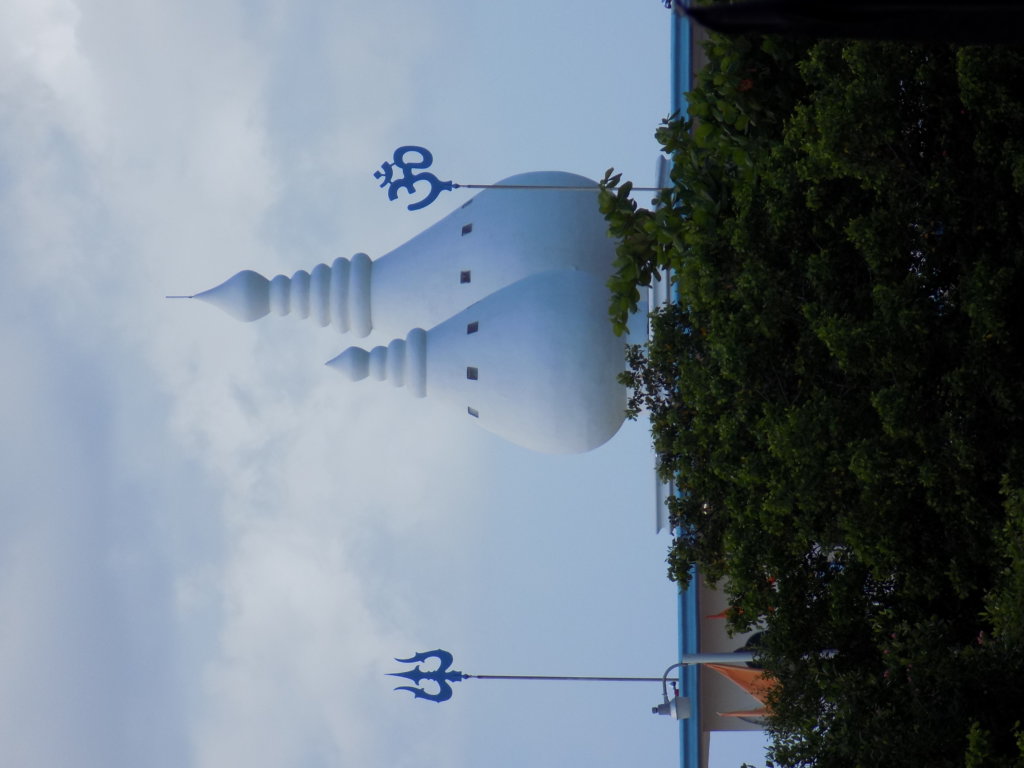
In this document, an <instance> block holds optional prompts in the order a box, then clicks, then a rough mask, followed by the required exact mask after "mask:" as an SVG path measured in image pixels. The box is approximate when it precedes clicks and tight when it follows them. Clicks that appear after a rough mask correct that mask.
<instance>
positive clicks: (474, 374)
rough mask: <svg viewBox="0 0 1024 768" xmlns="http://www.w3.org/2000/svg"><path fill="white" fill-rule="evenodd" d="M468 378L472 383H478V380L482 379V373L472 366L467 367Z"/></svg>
mask: <svg viewBox="0 0 1024 768" xmlns="http://www.w3.org/2000/svg"><path fill="white" fill-rule="evenodd" d="M466 378H467V379H470V380H471V381H476V380H477V379H479V378H480V371H478V370H477V369H476V368H475V367H473V366H472V365H470V366H467V367H466Z"/></svg>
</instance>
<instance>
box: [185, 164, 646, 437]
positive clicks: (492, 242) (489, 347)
mask: <svg viewBox="0 0 1024 768" xmlns="http://www.w3.org/2000/svg"><path fill="white" fill-rule="evenodd" d="M501 184H511V185H523V186H527V185H528V186H530V187H533V188H531V189H528V190H514V189H488V190H485V191H483V192H480V193H479V194H477V195H476V196H475V197H473V198H471V199H470V200H469V201H467V202H466V203H465V204H463V205H462V206H461V207H460V208H458V209H457V210H456V211H454V212H453V213H451V214H449V215H448V216H446V217H445V218H444V219H442V220H441V221H439V222H437V223H436V224H434V225H433V226H431V227H429V228H428V229H426V230H425V231H423V232H422V233H420V234H419V235H417V236H416V237H414V238H412V239H411V240H409V241H408V242H407V243H405V244H404V245H401V246H399V247H398V248H396V249H395V250H393V251H390V252H389V253H386V254H384V255H382V256H380V257H379V258H377V259H371V258H370V257H369V256H368V255H366V254H364V253H358V254H356V255H355V256H353V257H352V258H351V259H345V258H338V259H335V260H334V262H333V263H332V264H331V265H330V266H328V265H326V264H318V265H317V266H315V267H314V268H313V269H312V270H310V271H309V272H306V271H305V270H299V271H297V272H295V273H294V274H292V275H291V276H290V277H289V276H285V275H277V276H276V277H273V278H271V279H268V278H266V277H264V276H263V275H260V274H258V273H256V272H253V271H251V270H245V271H242V272H239V273H238V274H236V275H235V276H233V277H231V278H230V279H228V280H227V281H225V282H224V283H222V284H220V285H218V286H217V287H215V288H212V289H210V290H208V291H204V292H202V293H199V294H196V295H195V296H194V298H196V299H200V300H202V301H205V302H208V303H210V304H213V305H215V306H217V307H219V308H220V309H222V310H224V311H225V312H227V313H228V314H230V315H231V316H233V317H235V318H236V319H238V320H242V321H246V322H251V321H254V320H259V319H260V318H263V317H265V316H267V315H269V314H271V313H273V314H276V315H287V314H297V315H299V316H301V317H309V318H312V319H313V321H314V322H315V323H316V324H317V325H319V326H323V327H327V326H331V327H333V328H334V329H335V330H337V331H338V332H340V333H342V334H350V335H352V336H355V337H365V336H368V335H369V334H370V333H371V332H372V333H374V334H375V335H376V336H377V337H378V338H379V337H381V336H383V337H384V338H387V337H391V338H392V341H391V342H390V343H389V344H387V345H385V346H378V347H375V348H373V349H370V350H366V349H363V348H361V347H357V346H353V347H348V348H346V349H343V350H342V351H341V352H340V354H339V355H338V356H337V357H335V358H334V359H332V360H330V361H329V362H328V365H329V366H330V367H331V368H332V369H335V370H337V371H339V372H340V373H342V374H344V376H345V377H346V378H347V379H349V380H350V381H359V380H361V379H365V378H373V379H376V380H378V381H384V380H387V381H390V383H391V384H392V385H394V386H396V387H403V388H405V389H406V390H407V391H408V392H409V394H410V395H412V396H414V397H428V398H430V399H431V400H432V401H436V402H438V403H440V404H441V405H442V406H443V407H446V408H448V409H449V410H450V411H451V413H452V414H453V417H458V418H471V419H473V420H474V421H476V422H477V423H478V424H479V425H480V426H481V427H483V428H484V429H487V430H488V431H490V432H493V433H495V434H497V435H499V436H500V437H502V438H505V439H507V440H509V441H511V442H513V443H515V444H517V445H520V446H523V447H525V448H528V449H530V450H534V451H540V452H543V453H556V454H557V453H562V454H564V453H582V452H585V451H589V450H593V449H594V448H597V447H598V446H600V445H602V444H603V443H605V442H606V441H607V440H609V439H610V438H611V437H612V436H613V435H614V434H615V433H616V432H617V431H618V429H619V427H620V426H621V424H622V421H623V419H624V414H625V409H626V391H625V388H624V387H623V385H622V384H621V383H619V381H618V374H619V373H620V372H621V371H622V369H623V366H624V359H625V356H624V354H623V345H624V343H625V340H623V339H620V338H618V337H616V336H615V335H614V334H613V333H612V329H611V324H610V322H609V320H608V290H607V288H606V287H605V281H606V280H607V279H608V277H609V275H610V274H611V270H612V262H613V259H614V256H615V243H614V242H613V241H612V240H611V239H610V238H609V237H608V235H607V225H606V223H605V221H604V219H603V218H602V216H601V214H600V212H599V210H598V206H597V204H596V191H597V185H596V183H595V182H593V181H591V180H590V179H586V178H584V177H582V176H576V175H574V174H570V173H562V172H555V171H549V172H536V173H526V174H520V175H518V176H513V177H511V178H509V179H505V180H503V181H502V182H501ZM537 186H540V187H544V186H550V187H585V189H543V188H542V189H536V187H537ZM586 187H591V188H593V191H590V189H586ZM645 314H646V313H644V315H645ZM644 315H641V316H644Z"/></svg>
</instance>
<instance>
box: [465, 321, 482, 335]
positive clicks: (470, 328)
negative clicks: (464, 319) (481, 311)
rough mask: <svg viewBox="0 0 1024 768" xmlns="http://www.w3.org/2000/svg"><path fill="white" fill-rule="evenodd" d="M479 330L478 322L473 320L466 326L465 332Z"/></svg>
mask: <svg viewBox="0 0 1024 768" xmlns="http://www.w3.org/2000/svg"><path fill="white" fill-rule="evenodd" d="M479 330H480V323H478V322H477V321H476V320H474V321H473V322H472V323H470V324H469V325H467V326H466V333H476V332H477V331H479Z"/></svg>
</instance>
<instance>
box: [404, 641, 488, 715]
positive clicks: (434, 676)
mask: <svg viewBox="0 0 1024 768" xmlns="http://www.w3.org/2000/svg"><path fill="white" fill-rule="evenodd" d="M427 659H437V669H435V670H432V671H430V672H424V671H423V670H422V669H420V665H419V662H421V661H426V660H427ZM452 660H453V657H452V655H451V654H450V653H448V651H443V650H441V649H440V648H438V649H437V650H436V651H424V652H423V653H417V654H416V655H415V656H413V657H411V658H408V659H395V661H398V662H401V663H402V664H415V665H416V666H415V668H413V669H410V670H409V671H408V672H391V673H390V674H391V676H392V677H404V678H406V679H407V680H412V682H413V683H415V685H416V686H417V687H413V686H411V685H400V686H398V687H397V688H395V690H396V691H409V692H410V693H411V694H412V695H413V696H415V697H416V698H417V699H427V700H429V701H436V702H439V703H440V702H442V701H448V699H450V698H451V697H452V687H451V685H449V683H457V682H459V681H460V680H465V679H466V678H467V677H470V675H464V674H463V673H462V672H457V671H455V670H451V671H449V669H448V668H449V667H450V666H451V665H452ZM424 680H431V681H433V682H435V683H437V693H427V692H426V691H425V690H423V689H422V688H420V687H418V686H419V685H420V684H421V683H422V682H423V681H424Z"/></svg>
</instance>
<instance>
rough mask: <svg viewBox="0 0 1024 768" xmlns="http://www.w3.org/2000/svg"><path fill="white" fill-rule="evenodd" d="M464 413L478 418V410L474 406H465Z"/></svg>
mask: <svg viewBox="0 0 1024 768" xmlns="http://www.w3.org/2000/svg"><path fill="white" fill-rule="evenodd" d="M466 413H468V414H469V415H470V416H472V417H473V418H474V419H479V418H480V411H478V410H477V409H476V408H466Z"/></svg>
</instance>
